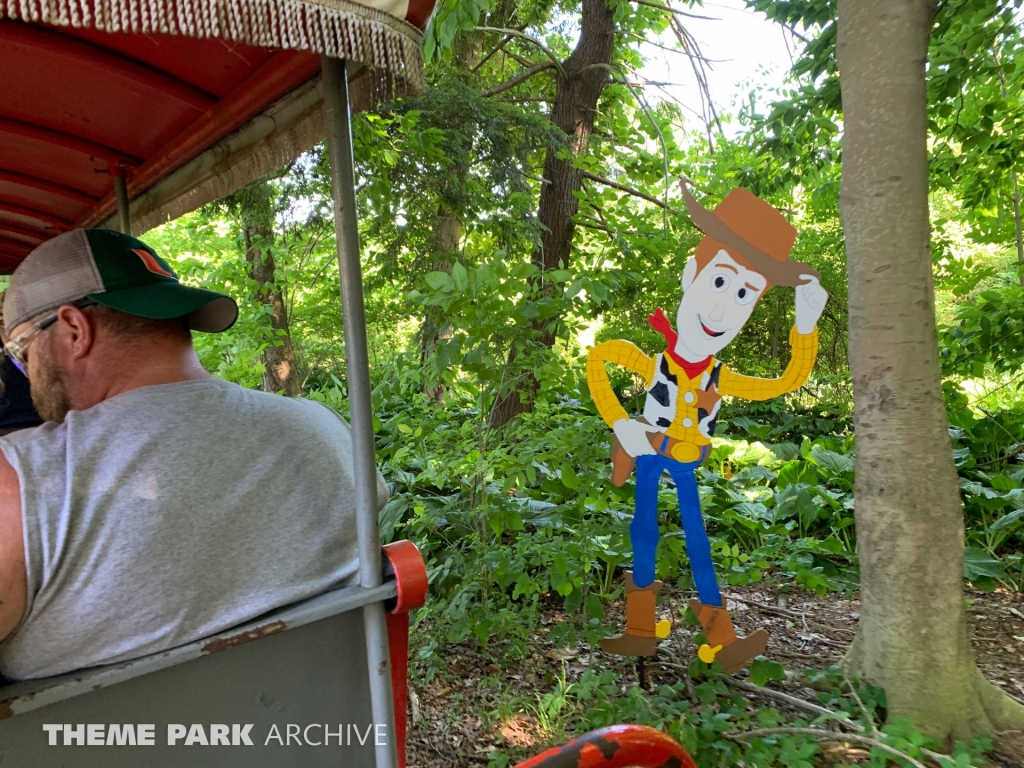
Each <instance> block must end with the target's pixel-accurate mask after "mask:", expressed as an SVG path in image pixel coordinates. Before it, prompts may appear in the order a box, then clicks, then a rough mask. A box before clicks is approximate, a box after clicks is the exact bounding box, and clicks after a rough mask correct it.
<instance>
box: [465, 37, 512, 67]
mask: <svg viewBox="0 0 1024 768" xmlns="http://www.w3.org/2000/svg"><path fill="white" fill-rule="evenodd" d="M511 39H512V35H505V36H504V37H503V38H501V42H500V43H498V44H497V45H496V46H494V47H493V48H491V50H490V51H488V52H487V55H486V56H484V57H483V58H482V59H480V61H479V62H477V64H476V66H474V67H473V68H472V69H471V70H469V71H470V72H476V71H477V70H478V69H480V67H482V66H483V65H484V64H486V63H487V62H488V61H490V60H491V57H492V56H494V54H496V53H497V52H498V51H500V50H501V49H502V48H504V47H505V43H507V42H508V41H509V40H511Z"/></svg>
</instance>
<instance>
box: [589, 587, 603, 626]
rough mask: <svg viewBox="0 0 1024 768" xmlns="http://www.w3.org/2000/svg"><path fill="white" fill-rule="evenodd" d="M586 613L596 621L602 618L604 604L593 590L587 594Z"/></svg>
mask: <svg viewBox="0 0 1024 768" xmlns="http://www.w3.org/2000/svg"><path fill="white" fill-rule="evenodd" d="M587 615H588V616H589V617H590V618H592V619H597V620H598V621H602V620H604V605H602V603H601V598H600V597H598V596H597V595H596V594H594V593H593V592H591V593H590V594H589V595H587Z"/></svg>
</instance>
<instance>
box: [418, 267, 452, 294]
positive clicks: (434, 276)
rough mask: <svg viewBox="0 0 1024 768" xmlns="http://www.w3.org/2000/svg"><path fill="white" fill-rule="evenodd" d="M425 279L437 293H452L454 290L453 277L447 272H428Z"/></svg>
mask: <svg viewBox="0 0 1024 768" xmlns="http://www.w3.org/2000/svg"><path fill="white" fill-rule="evenodd" d="M424 279H425V280H426V281H427V285H429V286H430V287H431V288H433V289H434V290H435V291H450V290H451V288H452V277H451V275H449V274H448V273H447V272H428V273H427V276H426V277H425V278H424Z"/></svg>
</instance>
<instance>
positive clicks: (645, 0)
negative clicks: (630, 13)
mask: <svg viewBox="0 0 1024 768" xmlns="http://www.w3.org/2000/svg"><path fill="white" fill-rule="evenodd" d="M633 2H634V3H636V4H637V5H646V6H649V7H650V8H657V9H658V10H659V11H668V12H669V13H675V14H678V15H679V16H686V17H687V18H688V19H704V20H705V21H721V19H718V18H715V17H714V16H699V15H698V14H696V13H687V12H686V11H680V10H678V9H676V8H670V7H669V6H667V5H662V4H661V3H652V2H651V0H633Z"/></svg>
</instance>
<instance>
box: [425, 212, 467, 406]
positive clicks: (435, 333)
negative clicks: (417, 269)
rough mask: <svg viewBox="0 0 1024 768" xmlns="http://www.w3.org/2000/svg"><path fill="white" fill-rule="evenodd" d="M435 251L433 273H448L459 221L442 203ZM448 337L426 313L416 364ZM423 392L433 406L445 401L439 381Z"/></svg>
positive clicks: (447, 328) (449, 331)
mask: <svg viewBox="0 0 1024 768" xmlns="http://www.w3.org/2000/svg"><path fill="white" fill-rule="evenodd" d="M436 241H437V242H436V248H435V251H436V252H437V253H438V254H439V257H438V260H437V262H436V263H435V264H434V271H435V272H447V273H448V274H451V271H452V259H453V258H454V256H455V255H456V254H457V253H458V251H459V246H460V243H461V242H462V222H461V221H460V220H459V217H458V215H457V214H456V213H455V212H454V211H451V210H449V209H448V208H447V207H446V206H445V205H444V203H442V204H441V205H440V206H438V210H437V232H436ZM451 337H452V328H451V326H450V325H448V324H447V323H444V322H443V321H442V322H440V323H439V322H438V321H437V320H436V319H435V318H434V316H433V315H430V314H428V315H427V316H426V317H424V318H423V324H422V325H421V326H420V362H421V363H426V362H427V360H429V359H430V358H431V357H433V355H434V350H435V348H436V347H437V344H438V342H439V341H441V340H442V339H450V338H451ZM423 391H424V392H425V393H426V394H427V395H428V396H429V397H430V398H431V399H432V400H433V401H434V402H437V403H443V402H444V400H445V387H444V384H442V383H441V382H437V383H434V384H428V385H427V386H425V387H424V388H423Z"/></svg>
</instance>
